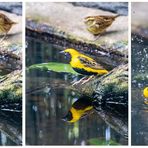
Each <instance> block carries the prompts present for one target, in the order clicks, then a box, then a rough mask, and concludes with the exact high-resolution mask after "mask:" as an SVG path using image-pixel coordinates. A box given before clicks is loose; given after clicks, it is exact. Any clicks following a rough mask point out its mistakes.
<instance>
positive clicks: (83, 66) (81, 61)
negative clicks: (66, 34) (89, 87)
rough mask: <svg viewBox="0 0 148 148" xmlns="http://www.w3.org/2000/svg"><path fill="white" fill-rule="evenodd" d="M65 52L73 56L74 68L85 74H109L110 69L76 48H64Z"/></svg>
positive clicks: (71, 62) (71, 63)
mask: <svg viewBox="0 0 148 148" xmlns="http://www.w3.org/2000/svg"><path fill="white" fill-rule="evenodd" d="M64 52H65V53H69V54H70V56H71V60H70V65H71V66H72V68H73V69H74V70H75V71H76V72H78V73H80V74H84V75H102V74H107V73H108V71H107V70H106V69H104V68H103V67H102V66H101V65H100V64H98V63H97V62H96V61H95V60H94V59H92V58H90V57H88V56H86V55H84V54H81V53H80V52H78V51H76V50H75V49H72V48H69V49H66V50H64Z"/></svg>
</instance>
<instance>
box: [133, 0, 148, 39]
mask: <svg viewBox="0 0 148 148" xmlns="http://www.w3.org/2000/svg"><path fill="white" fill-rule="evenodd" d="M147 8H148V3H132V15H131V18H132V21H131V22H132V28H131V29H132V32H133V33H136V34H138V35H141V36H143V37H145V38H146V39H148V17H147V13H148V9H147Z"/></svg>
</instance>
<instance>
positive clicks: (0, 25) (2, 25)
mask: <svg viewBox="0 0 148 148" xmlns="http://www.w3.org/2000/svg"><path fill="white" fill-rule="evenodd" d="M15 24H17V23H16V22H14V21H12V20H11V19H9V18H8V17H7V16H6V15H5V14H2V13H0V34H4V37H3V38H2V39H1V40H0V42H2V41H3V40H4V39H5V38H6V36H7V34H8V32H9V31H10V29H11V27H12V26H13V25H15Z"/></svg>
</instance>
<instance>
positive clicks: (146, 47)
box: [131, 35, 148, 145]
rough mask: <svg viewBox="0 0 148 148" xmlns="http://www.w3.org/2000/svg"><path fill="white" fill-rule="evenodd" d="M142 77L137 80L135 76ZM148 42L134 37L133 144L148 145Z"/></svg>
mask: <svg viewBox="0 0 148 148" xmlns="http://www.w3.org/2000/svg"><path fill="white" fill-rule="evenodd" d="M137 75H140V77H141V79H139V80H137V79H136V78H135V76H137ZM146 76H147V77H148V40H145V39H144V38H142V37H140V36H137V35H133V36H132V92H131V93H132V94H131V95H132V144H133V145H148V105H146V104H144V97H143V89H144V88H145V87H146V86H148V81H147V80H148V79H146Z"/></svg>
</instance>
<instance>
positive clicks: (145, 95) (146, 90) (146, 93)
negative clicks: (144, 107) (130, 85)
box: [143, 87, 148, 98]
mask: <svg viewBox="0 0 148 148" xmlns="http://www.w3.org/2000/svg"><path fill="white" fill-rule="evenodd" d="M143 95H144V97H145V98H148V87H146V88H144V90H143Z"/></svg>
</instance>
